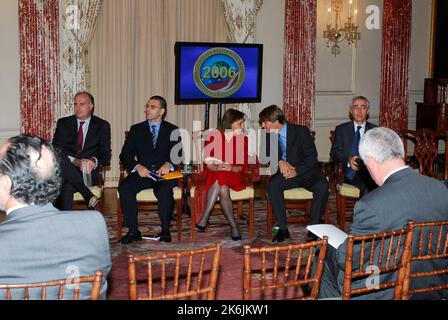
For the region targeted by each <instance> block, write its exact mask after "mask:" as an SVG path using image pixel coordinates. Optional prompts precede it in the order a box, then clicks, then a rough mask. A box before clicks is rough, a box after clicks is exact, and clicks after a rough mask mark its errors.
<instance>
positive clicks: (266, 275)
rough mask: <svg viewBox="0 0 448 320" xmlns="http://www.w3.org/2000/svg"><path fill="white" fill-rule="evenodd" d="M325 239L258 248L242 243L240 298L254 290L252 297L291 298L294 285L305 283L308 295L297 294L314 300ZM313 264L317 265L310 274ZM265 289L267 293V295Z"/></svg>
mask: <svg viewBox="0 0 448 320" xmlns="http://www.w3.org/2000/svg"><path fill="white" fill-rule="evenodd" d="M327 241H328V238H327V237H324V239H323V240H319V241H314V242H307V243H300V244H297V243H295V244H292V243H291V244H288V245H281V246H271V247H262V248H251V246H250V245H245V246H244V269H243V299H244V300H251V299H252V294H253V293H258V294H256V297H254V298H255V299H269V300H270V299H274V298H279V299H295V298H297V295H296V294H297V291H298V288H299V287H300V286H305V285H311V286H312V289H311V294H310V295H309V296H301V297H300V299H303V300H314V299H317V296H318V294H319V287H320V281H321V277H322V273H323V268H324V263H325V256H326V252H327ZM317 251H318V258H317V261H316V259H315V255H316V252H317ZM315 263H317V265H316V267H315V271H314V275H313V274H312V273H313V264H315ZM300 291H301V290H300ZM300 291H299V292H300ZM267 292H270V293H271V294H270V295H267ZM280 295H281V296H280Z"/></svg>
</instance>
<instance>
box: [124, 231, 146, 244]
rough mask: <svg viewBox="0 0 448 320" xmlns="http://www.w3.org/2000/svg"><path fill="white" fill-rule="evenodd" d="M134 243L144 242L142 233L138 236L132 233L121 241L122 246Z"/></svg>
mask: <svg viewBox="0 0 448 320" xmlns="http://www.w3.org/2000/svg"><path fill="white" fill-rule="evenodd" d="M134 241H142V234H141V233H140V232H139V233H138V234H132V233H130V232H128V233H126V235H125V236H124V237H122V238H121V240H120V242H121V244H129V243H132V242H134Z"/></svg>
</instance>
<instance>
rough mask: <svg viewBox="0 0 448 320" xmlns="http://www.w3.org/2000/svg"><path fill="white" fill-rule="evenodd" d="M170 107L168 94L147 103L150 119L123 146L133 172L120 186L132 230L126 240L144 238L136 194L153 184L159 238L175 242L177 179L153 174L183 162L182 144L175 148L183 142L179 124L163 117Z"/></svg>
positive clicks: (126, 220)
mask: <svg viewBox="0 0 448 320" xmlns="http://www.w3.org/2000/svg"><path fill="white" fill-rule="evenodd" d="M166 109H167V104H166V101H165V99H164V98H162V97H160V96H153V97H151V98H150V99H149V100H148V102H147V104H146V105H145V113H146V120H145V121H143V122H141V123H138V124H136V125H133V126H132V127H131V130H130V131H129V135H128V137H127V138H126V141H125V142H124V145H123V148H122V150H121V154H120V160H121V162H122V163H124V164H125V165H126V167H127V169H128V171H129V172H130V174H129V175H128V176H127V177H126V178H125V179H124V180H123V181H122V182H121V183H120V185H119V186H118V192H119V194H120V201H121V208H122V211H123V215H124V224H125V225H126V226H127V227H128V233H127V234H126V235H125V236H123V237H122V238H121V243H122V244H129V243H132V242H134V241H141V240H142V236H141V233H140V231H139V229H138V218H137V200H136V196H137V193H139V192H140V191H141V190H144V189H150V188H152V189H154V195H155V196H156V198H157V205H158V209H159V210H158V213H159V217H160V221H161V232H160V234H159V235H158V236H157V238H158V239H159V241H160V242H171V234H170V221H171V218H172V215H173V210H174V197H173V188H174V187H175V186H176V185H177V179H173V180H165V181H155V180H153V179H152V178H151V175H154V174H156V175H157V176H163V175H165V174H167V173H168V172H170V171H173V170H174V166H175V165H177V164H179V163H180V162H181V156H182V154H181V153H182V151H181V148H180V149H179V150H177V149H174V148H175V147H176V146H178V144H179V143H180V133H179V128H178V127H176V126H175V125H173V124H171V123H169V122H167V121H164V120H163V119H164V118H165V116H166ZM176 150H177V152H176ZM178 214H181V213H180V212H178Z"/></svg>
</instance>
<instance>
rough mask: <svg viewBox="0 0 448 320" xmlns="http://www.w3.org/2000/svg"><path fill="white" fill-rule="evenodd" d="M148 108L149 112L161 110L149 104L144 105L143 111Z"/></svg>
mask: <svg viewBox="0 0 448 320" xmlns="http://www.w3.org/2000/svg"><path fill="white" fill-rule="evenodd" d="M148 108H149V109H151V110H155V109H161V107H155V106H151V105H149V104H145V110H146V109H148Z"/></svg>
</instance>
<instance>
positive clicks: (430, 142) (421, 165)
mask: <svg viewBox="0 0 448 320" xmlns="http://www.w3.org/2000/svg"><path fill="white" fill-rule="evenodd" d="M399 134H400V136H401V139H402V140H403V144H404V151H405V152H404V154H405V160H406V162H407V163H408V164H409V165H410V166H412V167H414V168H418V170H419V172H420V173H421V174H423V175H426V176H430V177H436V176H437V164H438V163H437V160H438V140H440V139H444V140H445V168H444V169H445V171H444V176H445V179H447V178H448V161H447V160H448V153H447V151H446V150H447V149H446V148H447V147H448V138H447V132H441V131H432V130H430V129H419V130H417V131H413V130H409V129H404V130H400V132H399ZM409 141H411V142H412V143H413V144H414V154H413V155H414V160H415V161H416V162H417V163H415V162H412V161H410V159H409V158H408V156H407V150H408V142H409Z"/></svg>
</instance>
